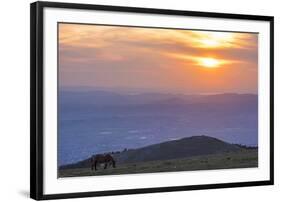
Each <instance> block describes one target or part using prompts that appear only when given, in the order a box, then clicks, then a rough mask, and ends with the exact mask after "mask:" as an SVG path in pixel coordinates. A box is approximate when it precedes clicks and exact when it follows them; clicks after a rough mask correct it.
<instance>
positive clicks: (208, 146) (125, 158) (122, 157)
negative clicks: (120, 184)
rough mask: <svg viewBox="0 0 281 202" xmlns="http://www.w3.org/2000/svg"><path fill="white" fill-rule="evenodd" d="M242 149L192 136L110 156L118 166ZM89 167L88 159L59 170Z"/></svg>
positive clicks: (207, 138) (216, 140)
mask: <svg viewBox="0 0 281 202" xmlns="http://www.w3.org/2000/svg"><path fill="white" fill-rule="evenodd" d="M242 149H243V148H242V147H240V146H238V145H235V144H230V143H227V142H224V141H221V140H219V139H217V138H213V137H209V136H192V137H187V138H182V139H179V140H171V141H166V142H163V143H159V144H153V145H149V146H146V147H142V148H138V149H129V150H124V151H122V152H114V153H113V154H112V156H113V157H114V159H115V160H116V162H117V165H118V164H125V163H139V162H148V161H157V160H169V159H178V158H188V157H194V156H201V155H211V154H221V153H226V152H234V151H239V150H242ZM83 167H90V158H88V159H85V160H83V161H80V162H77V163H74V164H68V165H63V166H61V167H60V168H61V169H66V168H83Z"/></svg>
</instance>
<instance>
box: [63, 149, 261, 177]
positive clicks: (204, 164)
mask: <svg viewBox="0 0 281 202" xmlns="http://www.w3.org/2000/svg"><path fill="white" fill-rule="evenodd" d="M257 166H258V150H257V149H242V150H238V151H233V152H224V153H221V154H211V155H202V156H195V157H189V158H180V159H172V160H158V161H147V162H139V163H127V164H120V165H118V166H117V167H116V168H112V167H110V168H108V169H105V170H104V169H103V168H99V169H98V170H97V171H92V170H91V169H90V167H85V168H68V169H60V170H59V177H75V176H92V175H119V174H135V173H154V172H174V171H195V170H212V169H230V168H252V167H257Z"/></svg>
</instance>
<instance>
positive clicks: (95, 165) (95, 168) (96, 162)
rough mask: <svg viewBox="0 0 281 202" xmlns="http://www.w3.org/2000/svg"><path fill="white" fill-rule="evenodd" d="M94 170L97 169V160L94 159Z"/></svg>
mask: <svg viewBox="0 0 281 202" xmlns="http://www.w3.org/2000/svg"><path fill="white" fill-rule="evenodd" d="M95 170H97V161H95Z"/></svg>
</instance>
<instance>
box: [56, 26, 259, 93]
mask: <svg viewBox="0 0 281 202" xmlns="http://www.w3.org/2000/svg"><path fill="white" fill-rule="evenodd" d="M257 40H258V35H257V34H246V33H224V32H204V31H189V30H172V29H151V28H131V27H117V26H114V27H113V26H95V25H73V24H60V25H59V69H60V72H61V80H62V83H65V84H66V85H80V84H81V83H83V85H108V83H110V82H111V85H115V86H118V85H119V86H122V85H123V86H125V85H132V86H135V87H138V86H141V85H144V84H143V81H144V80H147V79H148V78H150V79H152V80H154V82H152V81H151V82H147V84H149V85H150V87H151V88H155V89H157V88H168V87H170V88H174V89H176V88H181V85H192V86H193V88H194V90H198V91H199V90H200V89H201V90H202V89H203V87H204V85H205V86H208V84H207V83H208V81H206V82H207V83H206V82H205V81H204V82H201V84H200V82H198V80H200V79H199V77H204V76H206V75H207V74H210V72H209V71H207V70H204V69H202V68H201V69H200V68H199V67H198V59H200V58H204V57H211V58H216V59H217V60H219V61H220V64H222V65H221V68H224V67H225V68H226V67H227V69H229V68H233V69H236V70H235V71H233V70H224V71H222V70H219V71H218V76H215V77H214V76H212V77H211V78H210V79H209V83H212V85H210V84H209V86H213V88H216V89H217V88H219V86H216V87H215V86H214V85H220V84H221V83H220V84H219V83H218V82H215V81H211V79H217V80H218V81H219V80H221V79H224V78H223V76H225V78H232V77H231V76H229V75H228V73H225V71H229V72H232V74H233V75H237V72H238V71H240V72H243V71H244V72H246V73H245V75H246V76H247V77H251V76H252V75H251V74H250V73H248V70H245V69H247V68H250V69H252V70H255V71H257V61H258V60H257V59H258V47H257ZM252 70H251V71H252ZM71 74H75V75H76V77H73V76H72V77H71V76H70V75H71ZM136 74H137V75H136ZM63 75H68V76H63ZM114 75H115V76H114ZM132 75H135V76H136V78H134V79H132V78H129V77H132ZM219 76H221V77H222V78H221V77H219ZM70 77H71V78H70ZM86 78H87V79H86ZM105 78H108V79H105ZM184 78H185V79H184ZM205 78H206V77H205ZM243 78H244V76H243ZM167 79H169V81H167ZM173 79H174V81H171V80H173ZM176 79H178V81H176ZM102 80H104V81H105V82H103V81H102ZM196 80H197V83H196ZM247 80H248V82H252V83H251V84H249V85H250V86H254V85H256V81H255V79H252V78H249V79H247ZM229 82H234V83H235V84H236V83H237V82H239V81H234V80H233V81H232V80H229ZM216 83H217V84H216ZM169 85H170V86H169ZM224 85H225V84H224ZM245 85H246V84H245ZM229 86H233V85H232V84H231V85H230V84H229ZM234 86H235V85H234ZM237 86H239V88H243V86H240V85H237ZM147 87H149V86H147ZM235 88H236V87H235ZM244 88H246V86H245V87H244ZM236 90H237V89H236Z"/></svg>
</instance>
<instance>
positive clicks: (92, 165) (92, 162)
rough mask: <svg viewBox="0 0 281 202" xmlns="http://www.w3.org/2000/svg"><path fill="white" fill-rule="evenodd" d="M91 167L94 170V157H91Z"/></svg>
mask: <svg viewBox="0 0 281 202" xmlns="http://www.w3.org/2000/svg"><path fill="white" fill-rule="evenodd" d="M91 169H92V170H94V161H93V159H92V158H91Z"/></svg>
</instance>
